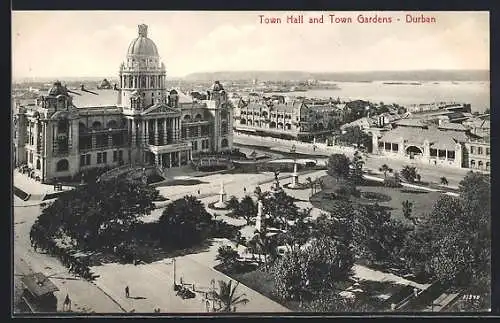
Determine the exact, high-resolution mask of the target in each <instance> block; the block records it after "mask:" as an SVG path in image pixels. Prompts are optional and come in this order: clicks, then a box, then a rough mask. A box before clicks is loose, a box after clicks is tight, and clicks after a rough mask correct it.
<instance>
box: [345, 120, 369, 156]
mask: <svg viewBox="0 0 500 323" xmlns="http://www.w3.org/2000/svg"><path fill="white" fill-rule="evenodd" d="M338 141H339V142H340V143H342V144H345V145H349V146H352V145H356V146H357V147H358V148H359V147H361V146H364V147H366V148H367V149H368V151H370V150H371V148H372V147H371V145H372V138H371V136H370V135H369V134H367V133H365V132H363V130H362V129H361V128H360V127H359V126H352V127H346V128H345V129H344V131H343V133H342V134H340V135H339V136H338Z"/></svg>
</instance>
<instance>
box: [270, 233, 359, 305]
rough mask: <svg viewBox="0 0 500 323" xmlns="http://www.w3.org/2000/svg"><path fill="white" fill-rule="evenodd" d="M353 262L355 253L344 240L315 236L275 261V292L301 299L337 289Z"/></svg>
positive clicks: (286, 297) (283, 296)
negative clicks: (302, 247) (301, 246)
mask: <svg viewBox="0 0 500 323" xmlns="http://www.w3.org/2000/svg"><path fill="white" fill-rule="evenodd" d="M353 264H354V257H353V254H352V253H351V251H350V249H349V248H348V247H347V246H346V245H345V244H343V243H341V242H339V241H335V240H333V239H328V238H324V237H322V238H318V239H315V240H313V241H312V242H311V244H310V245H309V246H307V247H305V248H304V249H302V250H299V251H298V252H294V253H292V252H289V253H286V254H285V255H284V256H283V257H282V258H280V259H279V260H277V261H276V262H275V265H274V267H273V277H274V281H275V288H276V294H277V295H278V296H279V297H280V298H282V299H294V300H299V301H301V302H302V301H303V300H307V299H311V298H312V296H314V295H315V294H317V293H318V292H320V291H323V290H329V289H330V290H332V289H336V286H335V285H336V282H338V281H342V280H344V279H346V278H347V277H348V275H349V274H350V272H351V268H352V266H353Z"/></svg>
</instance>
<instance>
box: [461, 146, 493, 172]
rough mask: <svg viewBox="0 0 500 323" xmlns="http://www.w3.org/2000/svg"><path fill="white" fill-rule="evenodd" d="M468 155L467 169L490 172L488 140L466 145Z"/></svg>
mask: <svg viewBox="0 0 500 323" xmlns="http://www.w3.org/2000/svg"><path fill="white" fill-rule="evenodd" d="M465 149H466V154H467V165H466V166H467V167H468V168H470V169H474V170H481V171H486V172H489V171H490V163H491V159H490V154H491V151H490V142H489V141H488V140H475V141H470V142H468V143H466V144H465Z"/></svg>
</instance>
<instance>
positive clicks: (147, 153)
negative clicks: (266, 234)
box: [13, 25, 233, 182]
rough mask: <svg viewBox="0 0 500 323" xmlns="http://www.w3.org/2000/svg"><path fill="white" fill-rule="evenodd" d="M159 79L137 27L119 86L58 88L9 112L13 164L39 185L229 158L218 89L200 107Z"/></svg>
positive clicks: (225, 108) (154, 57) (224, 106)
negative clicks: (204, 157) (202, 156)
mask: <svg viewBox="0 0 500 323" xmlns="http://www.w3.org/2000/svg"><path fill="white" fill-rule="evenodd" d="M165 78H166V69H165V65H164V64H163V63H162V62H160V57H159V55H158V49H157V47H156V45H155V43H154V42H153V41H152V40H151V39H150V38H148V27H147V26H146V25H139V26H138V37H137V38H135V39H134V40H133V41H132V42H131V43H130V45H129V47H128V51H127V55H126V59H125V61H124V62H123V63H122V64H121V66H120V69H119V84H115V85H114V86H108V85H106V86H102V84H101V85H100V86H96V87H93V88H92V87H89V86H86V85H81V87H80V88H79V89H68V88H67V87H66V86H64V85H62V84H61V82H59V81H57V82H55V83H54V85H53V86H52V88H50V90H49V91H48V93H47V95H44V96H40V97H38V98H37V99H35V100H34V102H33V103H26V104H22V105H18V106H17V107H16V112H15V114H14V120H13V124H14V134H13V135H14V154H13V155H14V164H15V165H16V166H19V165H27V166H28V167H29V168H30V169H32V170H33V173H34V175H35V176H37V177H39V178H40V179H41V180H42V181H44V182H46V181H49V180H51V179H54V178H71V177H75V176H76V175H78V174H79V173H81V172H82V171H85V170H88V169H90V168H94V167H104V166H107V167H117V166H120V165H126V164H131V165H156V166H158V167H161V168H170V167H180V166H183V165H187V164H188V163H189V161H190V160H191V159H192V157H193V155H196V154H199V153H200V152H206V153H218V152H222V151H228V150H231V149H232V145H233V144H232V143H233V137H232V129H233V127H232V120H233V116H232V105H231V103H230V101H229V100H228V98H227V94H226V92H225V91H224V88H223V86H222V84H220V83H219V82H215V84H214V86H213V88H211V89H210V97H209V100H199V99H195V98H192V97H190V96H187V95H184V94H183V93H181V91H178V90H175V89H173V90H167V87H166V83H165ZM106 82H107V80H106Z"/></svg>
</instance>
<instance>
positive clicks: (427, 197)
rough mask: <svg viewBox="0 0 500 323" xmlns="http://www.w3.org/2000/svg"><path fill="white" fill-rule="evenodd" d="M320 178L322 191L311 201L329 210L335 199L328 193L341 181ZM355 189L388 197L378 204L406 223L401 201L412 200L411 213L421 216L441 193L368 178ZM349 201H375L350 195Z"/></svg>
mask: <svg viewBox="0 0 500 323" xmlns="http://www.w3.org/2000/svg"><path fill="white" fill-rule="evenodd" d="M322 180H323V183H324V185H325V186H324V189H323V191H322V192H319V193H316V194H315V195H313V196H312V197H311V203H312V204H313V205H314V206H315V207H317V208H319V209H322V210H325V211H329V210H330V208H331V207H332V206H333V205H334V204H335V202H336V200H335V199H332V198H331V197H330V194H331V193H332V192H334V191H335V190H336V189H337V188H339V187H340V186H341V185H342V181H340V182H337V180H336V179H334V178H332V177H331V176H328V175H327V176H324V177H322ZM357 189H358V190H360V191H361V194H362V196H363V195H364V194H363V193H364V192H375V193H379V194H383V195H385V196H386V197H388V198H386V199H382V200H379V201H377V202H378V204H379V205H381V206H384V207H387V209H388V210H389V211H390V212H391V215H392V217H393V218H395V219H398V220H401V221H403V222H406V223H409V221H408V220H407V219H405V218H404V217H403V210H402V209H403V207H402V203H403V201H406V200H409V201H411V202H413V208H412V210H413V212H412V215H413V216H418V217H422V216H425V215H426V214H429V213H430V212H431V210H432V207H433V205H434V203H435V202H436V201H437V200H438V198H439V196H440V195H441V194H442V193H440V192H429V191H425V190H419V189H412V188H408V187H400V188H389V187H385V186H383V185H382V183H381V182H376V181H369V180H367V181H366V182H365V183H364V184H363V185H359V186H357ZM368 194H369V193H368ZM351 201H353V202H355V203H360V204H367V203H374V202H375V201H372V200H369V199H366V198H363V197H361V198H354V197H351Z"/></svg>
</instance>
